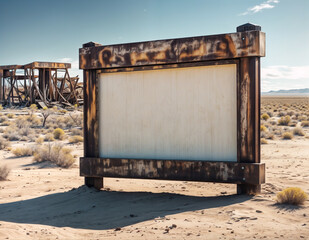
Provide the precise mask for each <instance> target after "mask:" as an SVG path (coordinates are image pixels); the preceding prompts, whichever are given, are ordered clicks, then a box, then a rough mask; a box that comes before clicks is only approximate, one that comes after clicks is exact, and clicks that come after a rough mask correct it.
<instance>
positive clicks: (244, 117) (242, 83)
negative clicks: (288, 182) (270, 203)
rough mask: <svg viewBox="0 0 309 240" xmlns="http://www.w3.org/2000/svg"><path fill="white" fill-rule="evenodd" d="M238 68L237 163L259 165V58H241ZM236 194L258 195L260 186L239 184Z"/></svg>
mask: <svg viewBox="0 0 309 240" xmlns="http://www.w3.org/2000/svg"><path fill="white" fill-rule="evenodd" d="M239 68H240V69H239V82H238V103H237V105H238V152H239V162H241V163H260V58H259V57H250V58H241V59H240V64H239ZM237 192H238V193H239V194H243V193H246V194H250V193H260V192H261V185H252V184H240V185H238V186H237Z"/></svg>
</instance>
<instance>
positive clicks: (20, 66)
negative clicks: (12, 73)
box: [0, 65, 23, 70]
mask: <svg viewBox="0 0 309 240" xmlns="http://www.w3.org/2000/svg"><path fill="white" fill-rule="evenodd" d="M0 69H2V70H13V69H23V65H2V66H0Z"/></svg>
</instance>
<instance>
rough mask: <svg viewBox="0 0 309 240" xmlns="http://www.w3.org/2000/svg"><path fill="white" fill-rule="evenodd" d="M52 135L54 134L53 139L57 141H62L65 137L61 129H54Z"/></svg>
mask: <svg viewBox="0 0 309 240" xmlns="http://www.w3.org/2000/svg"><path fill="white" fill-rule="evenodd" d="M53 134H54V138H55V139H59V140H62V139H64V136H65V133H64V131H63V130H62V129H61V128H56V129H55V130H54V132H53Z"/></svg>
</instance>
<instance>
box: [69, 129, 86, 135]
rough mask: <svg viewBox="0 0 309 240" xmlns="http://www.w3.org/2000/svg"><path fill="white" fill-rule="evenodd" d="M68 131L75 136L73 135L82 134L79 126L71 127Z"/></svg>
mask: <svg viewBox="0 0 309 240" xmlns="http://www.w3.org/2000/svg"><path fill="white" fill-rule="evenodd" d="M70 132H71V134H72V136H75V135H77V136H83V130H82V129H80V128H72V129H71V130H70Z"/></svg>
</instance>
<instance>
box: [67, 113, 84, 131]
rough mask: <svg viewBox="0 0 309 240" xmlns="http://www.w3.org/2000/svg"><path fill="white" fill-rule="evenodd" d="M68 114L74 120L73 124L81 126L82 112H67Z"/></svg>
mask: <svg viewBox="0 0 309 240" xmlns="http://www.w3.org/2000/svg"><path fill="white" fill-rule="evenodd" d="M69 116H70V117H71V119H72V120H73V122H74V126H76V127H82V126H83V114H82V113H80V112H77V111H76V112H75V113H69Z"/></svg>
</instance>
